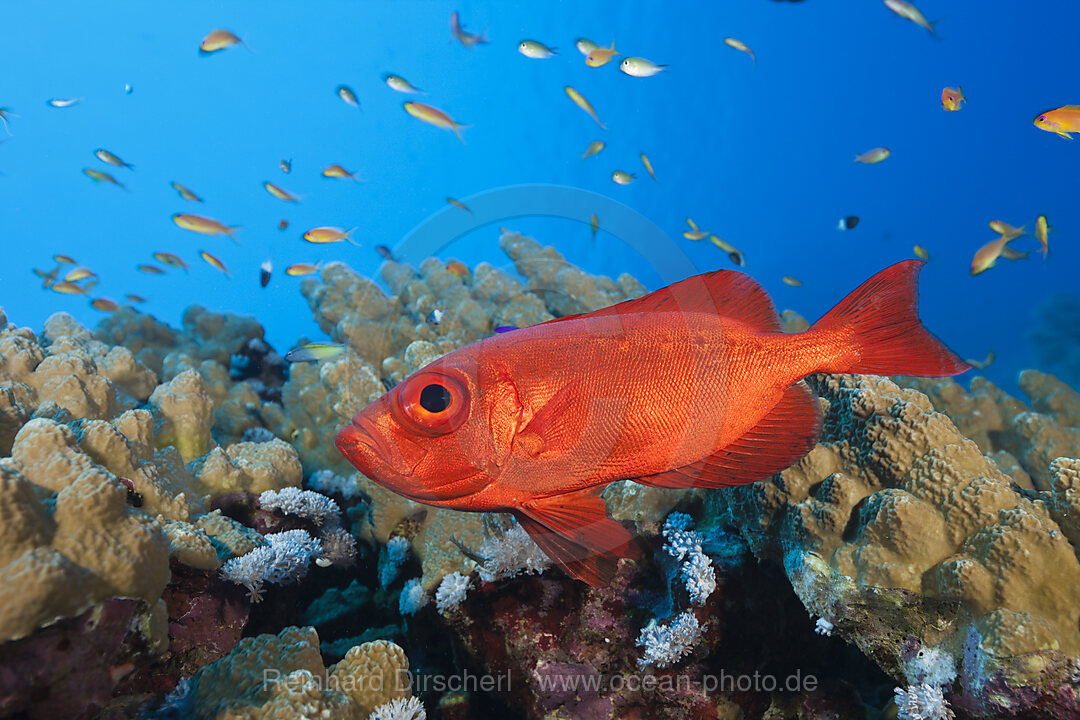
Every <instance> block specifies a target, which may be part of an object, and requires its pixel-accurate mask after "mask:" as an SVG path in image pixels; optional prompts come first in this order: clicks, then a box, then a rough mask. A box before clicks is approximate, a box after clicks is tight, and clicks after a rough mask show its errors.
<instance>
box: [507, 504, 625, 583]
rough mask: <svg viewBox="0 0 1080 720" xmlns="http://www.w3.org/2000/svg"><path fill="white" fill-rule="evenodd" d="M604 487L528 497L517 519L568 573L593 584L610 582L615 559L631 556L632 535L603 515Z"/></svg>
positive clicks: (605, 514)
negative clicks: (540, 496) (602, 493)
mask: <svg viewBox="0 0 1080 720" xmlns="http://www.w3.org/2000/svg"><path fill="white" fill-rule="evenodd" d="M602 490H603V487H602V486H601V487H596V488H589V489H587V490H578V491H576V492H572V493H565V494H562V495H554V496H551V497H546V498H538V499H536V500H529V501H527V502H525V503H523V504H522V506H521V508H520V509H519V510H516V511H515V512H514V515H515V516H516V517H517V519H518V522H520V523H521V526H522V527H523V528H525V531H526V532H528V533H529V536H530V537H532V539H533V540H535V541H536V544H537V545H539V546H540V549H541V550H543V551H544V553H545V554H547V556H548V557H549V558H551V559H552V560H553V561H554V562H555V563H556V564H557V565H558V566H559V567H560V568H562V569H563V571H565V572H566V574H567V575H570V576H571V577H574V578H577V579H578V580H581V581H582V582H585V583H588V584H589V585H593V586H597V587H599V586H604V585H607V584H609V583H610V582H611V579H612V578H613V577H614V576H615V571H616V570H617V569H618V565H619V558H624V557H625V558H631V557H634V556H635V553H634V547H633V537H632V536H631V535H630V533H629V532H627V530H626V528H624V527H623V526H622V525H620V524H619V523H617V522H615V521H614V520H612V519H611V518H609V517H608V516H607V506H606V505H604V500H603V498H602V497H601V496H600V493H601V492H602Z"/></svg>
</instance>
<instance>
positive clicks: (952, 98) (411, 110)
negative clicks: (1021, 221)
mask: <svg viewBox="0 0 1080 720" xmlns="http://www.w3.org/2000/svg"><path fill="white" fill-rule="evenodd" d="M882 2H883V4H884V6H885V8H887V9H888V10H890V11H892V12H893V13H894V14H895V15H896V16H898V17H900V18H902V19H904V20H906V21H909V22H911V23H913V24H915V25H917V26H919V27H921V28H924V29H925V30H927V31H928V32H929V33H930V34H931V35H936V31H935V22H932V21H929V20H927V18H926V17H925V15H924V14H923V13H922V11H921V10H920V9H919V8H918V7H916V5H915V4H913V3H911V2H907V1H906V0H882ZM450 36H451V39H452V40H456V41H457V42H458V43H460V45H461V46H463V47H465V48H469V49H473V50H475V49H476V48H477V47H479V46H482V45H487V44H490V43H491V42H492V41H491V40H490V39H489V37H488V34H487V30H484V31H483V32H480V33H474V32H470V31H469V30H467V29H466V27H465V25H464V24H463V22H462V19H461V16H460V15H459V13H458V12H456V11H455V12H453V13H451V15H450ZM605 41H606V39H605ZM722 41H723V43H724V45H726V46H727V47H729V48H731V49H733V50H736V51H738V52H741V53H744V54H745V55H747V56H748V57H749V58H750V61H751V65H752V66H754V67H756V65H757V55H756V54H755V52H754V50H753V49H751V47H750V45H749V44H747V43H746V42H744V41H743V40H741V39H739V38H735V37H723V38H722ZM236 45H242V46H244V47H246V48H247V49H248V50H251V48H250V47H248V46H247V43H246V42H245V40H244V39H242V38H241V36H240V35H237V34H236V33H234V32H233V31H232V30H228V29H224V28H218V29H214V30H212V31H210V32H208V33H207V34H206V35H205V36H203V38H202V40H201V41H200V42H199V44H198V51H199V54H201V55H216V54H219V53H222V52H223V51H226V50H228V49H229V48H232V47H234V46H236ZM574 47H575V48H576V49H577V50H578V51H579V52H580V53H581V55H582V56H583V57H584V63H585V65H586V67H588V68H592V69H601V68H603V67H605V66H607V65H609V64H611V65H612V66H613V67H617V68H618V70H619V71H620V72H621V73H623V74H624V75H627V76H629V77H632V78H651V77H654V76H657V75H661V74H666V73H667V72H668V70H669V68H668V66H667V65H666V64H662V63H657V62H654V61H653V60H650V59H647V58H645V57H643V56H639V55H632V54H625V53H624V52H623V51H622V50H618V49H616V43H615V41H614V40H611V41H610V42H607V44H606V45H605V44H604V43H597V42H594V41H592V40H590V39H588V38H584V37H578V38H576V39H575V40H574ZM516 49H517V52H518V53H519V54H520V55H521V56H523V57H524V58H527V59H528V60H545V61H551V62H556V61H557V60H558V59H559V58H560V57H562V56H561V55H560V53H559V51H558V48H557V47H556V46H554V45H552V44H549V43H548V42H545V41H541V40H539V39H535V38H523V39H521V40H518V41H517V42H516ZM626 49H627V50H629V48H626ZM251 52H255V51H253V50H251ZM381 77H382V80H383V82H384V83H385V84H386V86H387V87H388V88H389V89H391V90H392V91H394V92H397V93H401V94H404V95H409V96H413V97H415V96H417V95H427V93H426V92H425V91H424V90H422V89H420V88H419V87H417V86H416V85H414V84H413V83H412V82H410V81H409V80H407V79H405V78H404V77H403V76H401V75H398V74H395V73H391V72H387V73H384V74H383V75H382V76H381ZM634 82H636V81H634ZM650 82H656V81H655V80H654V81H650ZM430 89H433V90H434V89H435V88H430ZM124 91H125V92H126V93H128V94H130V93H131V92H132V91H133V87H132V85H131V84H130V83H128V84H126V85H125V87H124ZM564 91H565V93H566V95H567V96H568V97H569V99H570V100H571V101H572V102H573V103H574V104H575V105H576V106H577V107H578V108H580V109H581V110H582V111H583V112H584V113H586V114H587V115H588V116H589V117H590V118H591V119H592V120H593V121H594V122H595V123H596V125H597V126H599V128H600V129H601V130H607V125H606V124H605V123H604V122H603V121H602V120H601V118H600V114H599V113H598V112H597V110H596V109H595V108H594V107H593V105H592V104H591V103H590V101H589V100H588V99H587V98H586V97H585V95H584V94H583V93H582V92H580V91H579V90H578V89H576V88H574V87H572V86H569V85H566V86H565V87H564ZM334 92H335V94H336V95H337V96H338V97H339V98H340V100H341V101H342V102H343V103H345V104H347V105H348V106H350V107H353V108H356V109H357V110H362V105H361V100H360V97H359V96H358V94H357V92H356V91H355V90H354V89H353V88H352V87H351V86H350V85H347V84H344V83H342V84H338V85H337V86H336V87H335V88H334ZM86 101H87V98H85V97H64V96H57V97H51V98H49V99H47V100H46V101H45V103H46V105H47V106H49V107H51V108H56V109H63V110H65V111H67V112H72V113H77V112H78V110H70V108H76V106H79V105H82V104H83V103H85V102H86ZM966 103H967V97H966V96H965V94H964V91H963V88H962V86H961V85H959V84H958V85H956V86H955V87H952V86H945V87H943V88H942V90H941V95H940V104H941V108H942V109H943V110H945V111H947V112H950V113H952V112H957V111H959V110H961V109H962V108H963V107H964V106H965V105H966ZM402 108H403V109H404V110H405V113H406V114H408V115H409V116H411V117H413V118H415V119H417V120H420V121H421V122H423V123H426V124H428V125H431V126H434V127H436V128H440V129H443V130H447V131H450V132H453V133H454V135H455V136H456V137H457V138H458V139H459V140H461V141H462V142H465V137H464V135H463V133H462V130H464V129H465V128H467V127H468V126H467V125H464V124H462V123H461V122H459V121H457V120H455V119H454V117H453V116H452V115H451V114H449V113H448V112H447V111H446V110H443V109H441V108H439V107H437V106H436V105H432V104H428V103H425V102H419V101H417V100H414V99H410V100H407V101H405V102H403V103H402ZM601 109H603V108H601ZM18 117H19V116H18V115H16V114H15V113H14V112H12V109H11V108H9V107H0V128H2V129H3V131H4V132H5V133H6V134H7V135H8V136H13V132H12V119H13V118H18ZM1033 124H1034V126H1035V127H1036V128H1038V129H1039V130H1043V131H1045V132H1048V133H1054V134H1056V135H1058V136H1059V137H1061V138H1064V139H1069V140H1071V139H1072V138H1073V135H1072V134H1073V133H1077V132H1080V105H1063V106H1060V107H1057V108H1053V109H1049V110H1046V111H1044V112H1041V113H1039V114H1038V115H1036V116H1035V117H1034V119H1033ZM606 146H607V143H606V142H605V141H604V140H594V141H592V142H591V143H589V145H588V147H586V148H585V150H584V151H583V152H582V153H581V157H582V158H583V159H584V158H590V157H595V156H597V155H599V154H600V152H601V151H603V150H604V149H605V147H606ZM117 149H118V150H122V148H117ZM609 152H610V151H609ZM93 155H94V156H95V157H96V158H97V160H99V161H100V162H101V163H103V164H105V165H108V166H110V167H111V168H118V169H119V170H121V171H128V172H132V173H133V172H135V165H134V164H133V163H131V162H128V161H127V160H126V159H124V158H122V157H121V156H120V155H119V154H117V153H116V152H114V151H113V150H110V149H106V148H97V149H95V150H94V151H93ZM891 155H892V153H891V151H890V149H889V148H888V147H885V146H879V147H874V148H871V149H869V150H865V151H863V152H860V153H858V154H856V155H855V157H854V160H855V162H856V163H860V164H865V165H877V164H880V163H883V162H884V161H886V160H888V159H889V158H890V157H891ZM605 157H606V155H605ZM639 157H640V160H641V163H642V166H643V167H644V168H645V171H646V172H647V173H648V174H649V177H650V178H652V180H654V181H657V182H659V178H658V177H657V174H656V172H655V169H654V166H653V163H652V161H651V160H650V158H649V156H648V154H646V153H645V152H641V153H639ZM279 166H280V169H281V172H282V173H284V174H290V173H291V172H292V168H293V163H292V159H291V158H289V159H282V160H280V161H279ZM83 173H84V174H85V175H86V176H87V177H89V178H90V179H91V180H92V181H94V182H95V183H99V184H105V185H113V186H115V187H117V188H120V189H122V190H128V187H127V185H126V184H125V182H122V181H121V180H119V179H118V178H117V177H116V176H114V175H113V174H111V173H110V172H107V171H106V170H103V169H100V168H96V167H87V168H83ZM321 175H322V176H323V177H325V178H331V179H346V180H352V181H355V182H363V181H362V180H361V179H360V178H359V177H358V175H357V173H356V172H355V171H350V170H347V169H346V168H345V167H344V166H343V165H340V164H337V163H335V164H331V165H328V166H327V167H325V168H324V169H323V170H322V171H321ZM125 177H134V176H133V175H132V176H125ZM610 178H611V180H612V182H613V183H615V184H617V185H622V186H626V185H631V184H632V183H634V181H635V180H636V175H635V173H633V172H631V171H630V170H629V169H624V168H619V167H615V168H612V169H611V170H610ZM171 186H172V188H173V189H174V190H175V191H176V192H177V193H178V194H179V196H180V197H181V198H182V199H184V200H186V201H189V202H193V203H202V202H203V198H202V197H201V196H200V195H198V194H197V193H196V192H194V191H193V190H191V189H190V188H188V187H186V186H184V185H181V184H180V183H179V182H175V181H174V182H172V183H171ZM263 188H264V189H265V190H266V191H267V192H268V193H269V194H270V195H272V196H273V197H275V198H277V199H279V200H281V201H283V202H286V203H298V202H300V201H301V199H302V198H301V196H299V195H297V194H295V193H293V192H291V191H290V190H288V189H286V188H285V187H282V186H281V185H279V184H278V183H275V182H272V181H269V180H267V181H265V182H264V183H263ZM446 201H447V203H449V204H450V205H454V206H456V207H458V208H460V209H461V210H463V211H465V212H468V213H470V214H471V213H472V210H471V209H470V208H469V207H468V206H467V205H466V204H465V203H463V202H461V201H459V200H456V199H454V198H453V197H447V198H446ZM172 220H173V222H174V223H175V224H176V225H177V226H179V227H180V228H183V229H185V230H188V231H190V232H192V233H198V234H202V235H207V236H216V235H226V236H228V237H229V238H231V239H232V240H233V241H234V242H239V239H238V237H237V234H236V233H237V231H238V230H240V229H241V228H240V227H239V226H235V225H225V224H224V223H222V222H220V221H218V220H216V219H213V218H210V217H205V216H202V215H197V214H193V213H180V212H178V213H175V214H174V215H173V216H172ZM687 223H688V225H689V229H688V230H685V231H683V233H682V235H683V237H684V238H686V239H688V240H692V241H700V240H704V239H706V238H709V240H710V241H711V243H712V244H713V245H715V246H716V247H717V248H718V249H719V250H721V251H722V252H724V253H725V254H726V255H727V257H728V259H729V260H730V261H731V262H732V263H733V264H735V265H736V266H739V267H745V265H746V256H745V254H744V252H743V251H741V250H740V249H738V248H737V247H735V245H733V244H732V243H730V242H728V241H726V240H723V239H721V238H720V237H719V236H717V235H716V234H714V233H712V232H709V231H705V230H702V229H700V228H699V227H698V226H697V225H696V224H695V223H694V222H693V221H692V220H691V219H690V218H687ZM858 223H859V217H858V216H855V215H848V216H845V217H843V218H841V219H840V221H839V222H838V224H837V228H838V229H839V230H851V229H853V228H855V226H856V225H857V224H858ZM991 226H992V227H993V229H994V231H995V232H996V233H997V234H998V237H997V238H995V239H993V240H990V241H988V242H985V243H984V244H982V245H981V246H979V247H978V248H977V249H976V250H975V252H974V255H973V257H972V261H971V266H970V274H971V275H979V274H981V273H983V272H985V271H987V270H989V269H991V268H993V267H995V266H996V265H997V262H998V260H1000V259H1005V260H1009V261H1016V260H1021V259H1024V258H1027V257H1028V255H1029V252H1031V251H1030V250H1016V249H1014V248H1013V247H1012V245H1011V243H1013V242H1014V241H1015V240H1017V238H1019V237H1022V236H1023V235H1026V234H1027V233H1026V232H1025V231H1024V229H1023V227H1021V228H1019V229H1016V228H1012V227H1011V226H1008V225H1007V224H1005V223H1001V222H1000V221H995V222H994V223H992V224H991ZM288 227H289V220H288V218H282V219H281V220H280V221H279V222H278V228H279V229H280V230H286V229H288ZM1034 228H1035V229H1034V231H1033V232H1032V234H1031V236H1032V237H1033V238H1034V239H1035V240H1036V241H1037V242H1038V247H1037V248H1035V249H1036V250H1038V252H1039V253H1040V254H1041V255H1042V256H1043V258H1044V259H1046V258H1048V256H1049V254H1050V247H1049V234H1050V231H1051V228H1050V226H1049V225H1048V224H1047V220H1046V216H1044V215H1040V216H1039V217H1038V218H1037V220H1036V222H1035V224H1034ZM597 229H598V224H597V221H596V216H595V215H594V216H593V218H592V235H593V238H595V236H596V232H597ZM355 230H356V228H353V229H352V230H347V231H346V230H344V229H341V228H338V227H333V226H329V225H328V226H323V227H317V228H312V229H310V230H308V231H306V232H305V233H303V235H302V238H303V240H305V241H307V242H309V243H315V244H328V243H337V242H341V241H346V242H348V243H351V244H352V245H356V246H358V245H359V243H357V242H356V241H354V240H353V239H352V237H351V234H352V233H353V232H354V231H355ZM376 250H377V251H378V252H379V254H380V255H382V256H383V257H384V258H391V257H392V253H391V252H390V251H389V249H388V248H386V247H385V246H376ZM912 252H913V254H914V255H915V256H916V257H918V258H921V259H923V260H929V259H930V257H931V253H930V250H929V249H928V248H927V247H926V246H924V245H914V247H913V250H912ZM199 255H200V257H202V258H203V260H204V261H205V262H206V263H208V264H209V265H210V266H211V267H213V268H215V269H217V270H219V271H221V272H224V273H225V274H226V275H227V276H231V275H230V273H229V271H228V269H227V268H226V266H225V264H224V262H223V261H222V260H221V259H219V258H218V257H216V256H215V255H212V254H210V253H209V252H208V251H205V250H200V251H199ZM56 257H57V258H59V257H65V258H66V256H63V255H57V256H56ZM151 257H152V258H153V259H154V260H155V261H156V262H157V263H159V264H156V265H155V264H151V263H148V262H143V263H137V264H136V265H135V269H136V270H138V271H139V272H142V273H147V274H165V273H166V269H165V268H178V269H181V270H183V271H184V272H188V271H189V270H190V267H189V266H188V265H187V264H186V263H185V262H184V261H183V260H182V259H180V257H179V256H178V255H176V254H173V253H168V252H165V251H159V252H155V253H153V255H152V256H151ZM57 263H58V264H57V267H56V268H54V269H53V270H52V271H43V270H39V269H34V272H35V274H37V275H38V276H40V277H41V278H42V279H43V287H44V288H46V289H51V290H53V291H54V292H58V293H64V294H71V295H86V294H88V293H89V292H90V291H91V290H92V289H93V288H94V286H95V285H96V284H97V283H98V282H99V278H98V276H97V274H96V273H94V272H93V271H90V270H89V269H88V268H80V269H79V270H78V271H72V272H69V273H66V274H63V273H61V272H60V269H59V268H60V265H61V264H62V263H60V261H57ZM319 267H320V264H319V263H308V262H301V263H294V264H292V265H289V266H288V267H287V269H286V270H285V273H286V274H287V275H293V276H299V275H305V274H309V273H312V272H315V271H316V270H317V269H318V268H319ZM462 267H464V266H462ZM466 272H467V270H466ZM271 273H272V263H271V262H270V261H269V260H267V261H266V262H265V263H263V265H262V266H260V270H259V278H260V284H261V285H262V286H263V287H266V286H267V285H268V284H269V282H270V277H271ZM781 280H782V281H783V282H784V283H786V284H788V285H789V286H793V287H798V286H799V285H801V284H802V283H801V282H799V281H798V280H797V279H796V278H795V277H794V276H791V275H787V276H784V277H782V278H781ZM125 297H126V298H127V299H128V300H130V301H131V302H145V301H146V299H145V298H143V297H142V296H140V295H134V294H131V293H126V294H125ZM100 300H101V302H99V298H94V299H92V300H91V305H92V306H93V307H95V308H96V309H99V310H102V311H105V312H111V311H113V309H115V307H116V303H115V302H114V301H112V300H108V299H107V298H101V299H100Z"/></svg>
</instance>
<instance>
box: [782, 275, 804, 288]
mask: <svg viewBox="0 0 1080 720" xmlns="http://www.w3.org/2000/svg"><path fill="white" fill-rule="evenodd" d="M780 279H781V280H783V281H784V284H785V285H790V286H791V287H802V280H800V279H799V278H797V277H792V276H791V275H785V276H784V277H782V278H780Z"/></svg>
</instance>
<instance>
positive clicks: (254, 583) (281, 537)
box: [221, 530, 322, 602]
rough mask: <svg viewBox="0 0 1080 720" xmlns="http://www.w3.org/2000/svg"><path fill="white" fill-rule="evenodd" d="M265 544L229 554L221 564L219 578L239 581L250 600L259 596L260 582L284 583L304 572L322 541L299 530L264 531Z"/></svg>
mask: <svg viewBox="0 0 1080 720" xmlns="http://www.w3.org/2000/svg"><path fill="white" fill-rule="evenodd" d="M265 539H266V541H267V542H268V543H270V544H269V545H260V546H259V547H257V548H255V549H254V550H252V551H251V552H249V553H247V554H245V555H241V556H240V557H236V558H232V559H231V560H229V561H228V562H226V563H225V564H224V565H223V566H222V567H221V579H222V580H226V581H228V582H233V583H236V584H237V585H243V586H244V587H246V588H247V589H248V597H249V598H251V602H260V601H261V600H262V588H263V583H268V582H269V583H276V584H279V585H286V584H288V583H292V582H296V581H297V580H300V579H301V578H303V577H304V576H305V575H307V571H308V564H309V563H310V562H311V560H312V559H313V558H316V557H319V556H321V555H322V544H321V543H320V542H319V541H318V540H316V539H315V538H313V537H311V536H310V535H308V534H307V533H306V532H304V531H303V530H287V531H285V532H280V533H272V534H270V535H266V536H265Z"/></svg>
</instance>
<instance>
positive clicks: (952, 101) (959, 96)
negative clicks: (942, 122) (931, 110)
mask: <svg viewBox="0 0 1080 720" xmlns="http://www.w3.org/2000/svg"><path fill="white" fill-rule="evenodd" d="M965 102H967V98H966V97H964V89H963V88H962V87H959V86H957V87H954V88H951V87H947V88H944V89H942V91H941V107H943V108H944V109H946V110H948V111H949V112H956V111H957V110H959V109H960V106H961V105H963V104H964V103H965Z"/></svg>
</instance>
